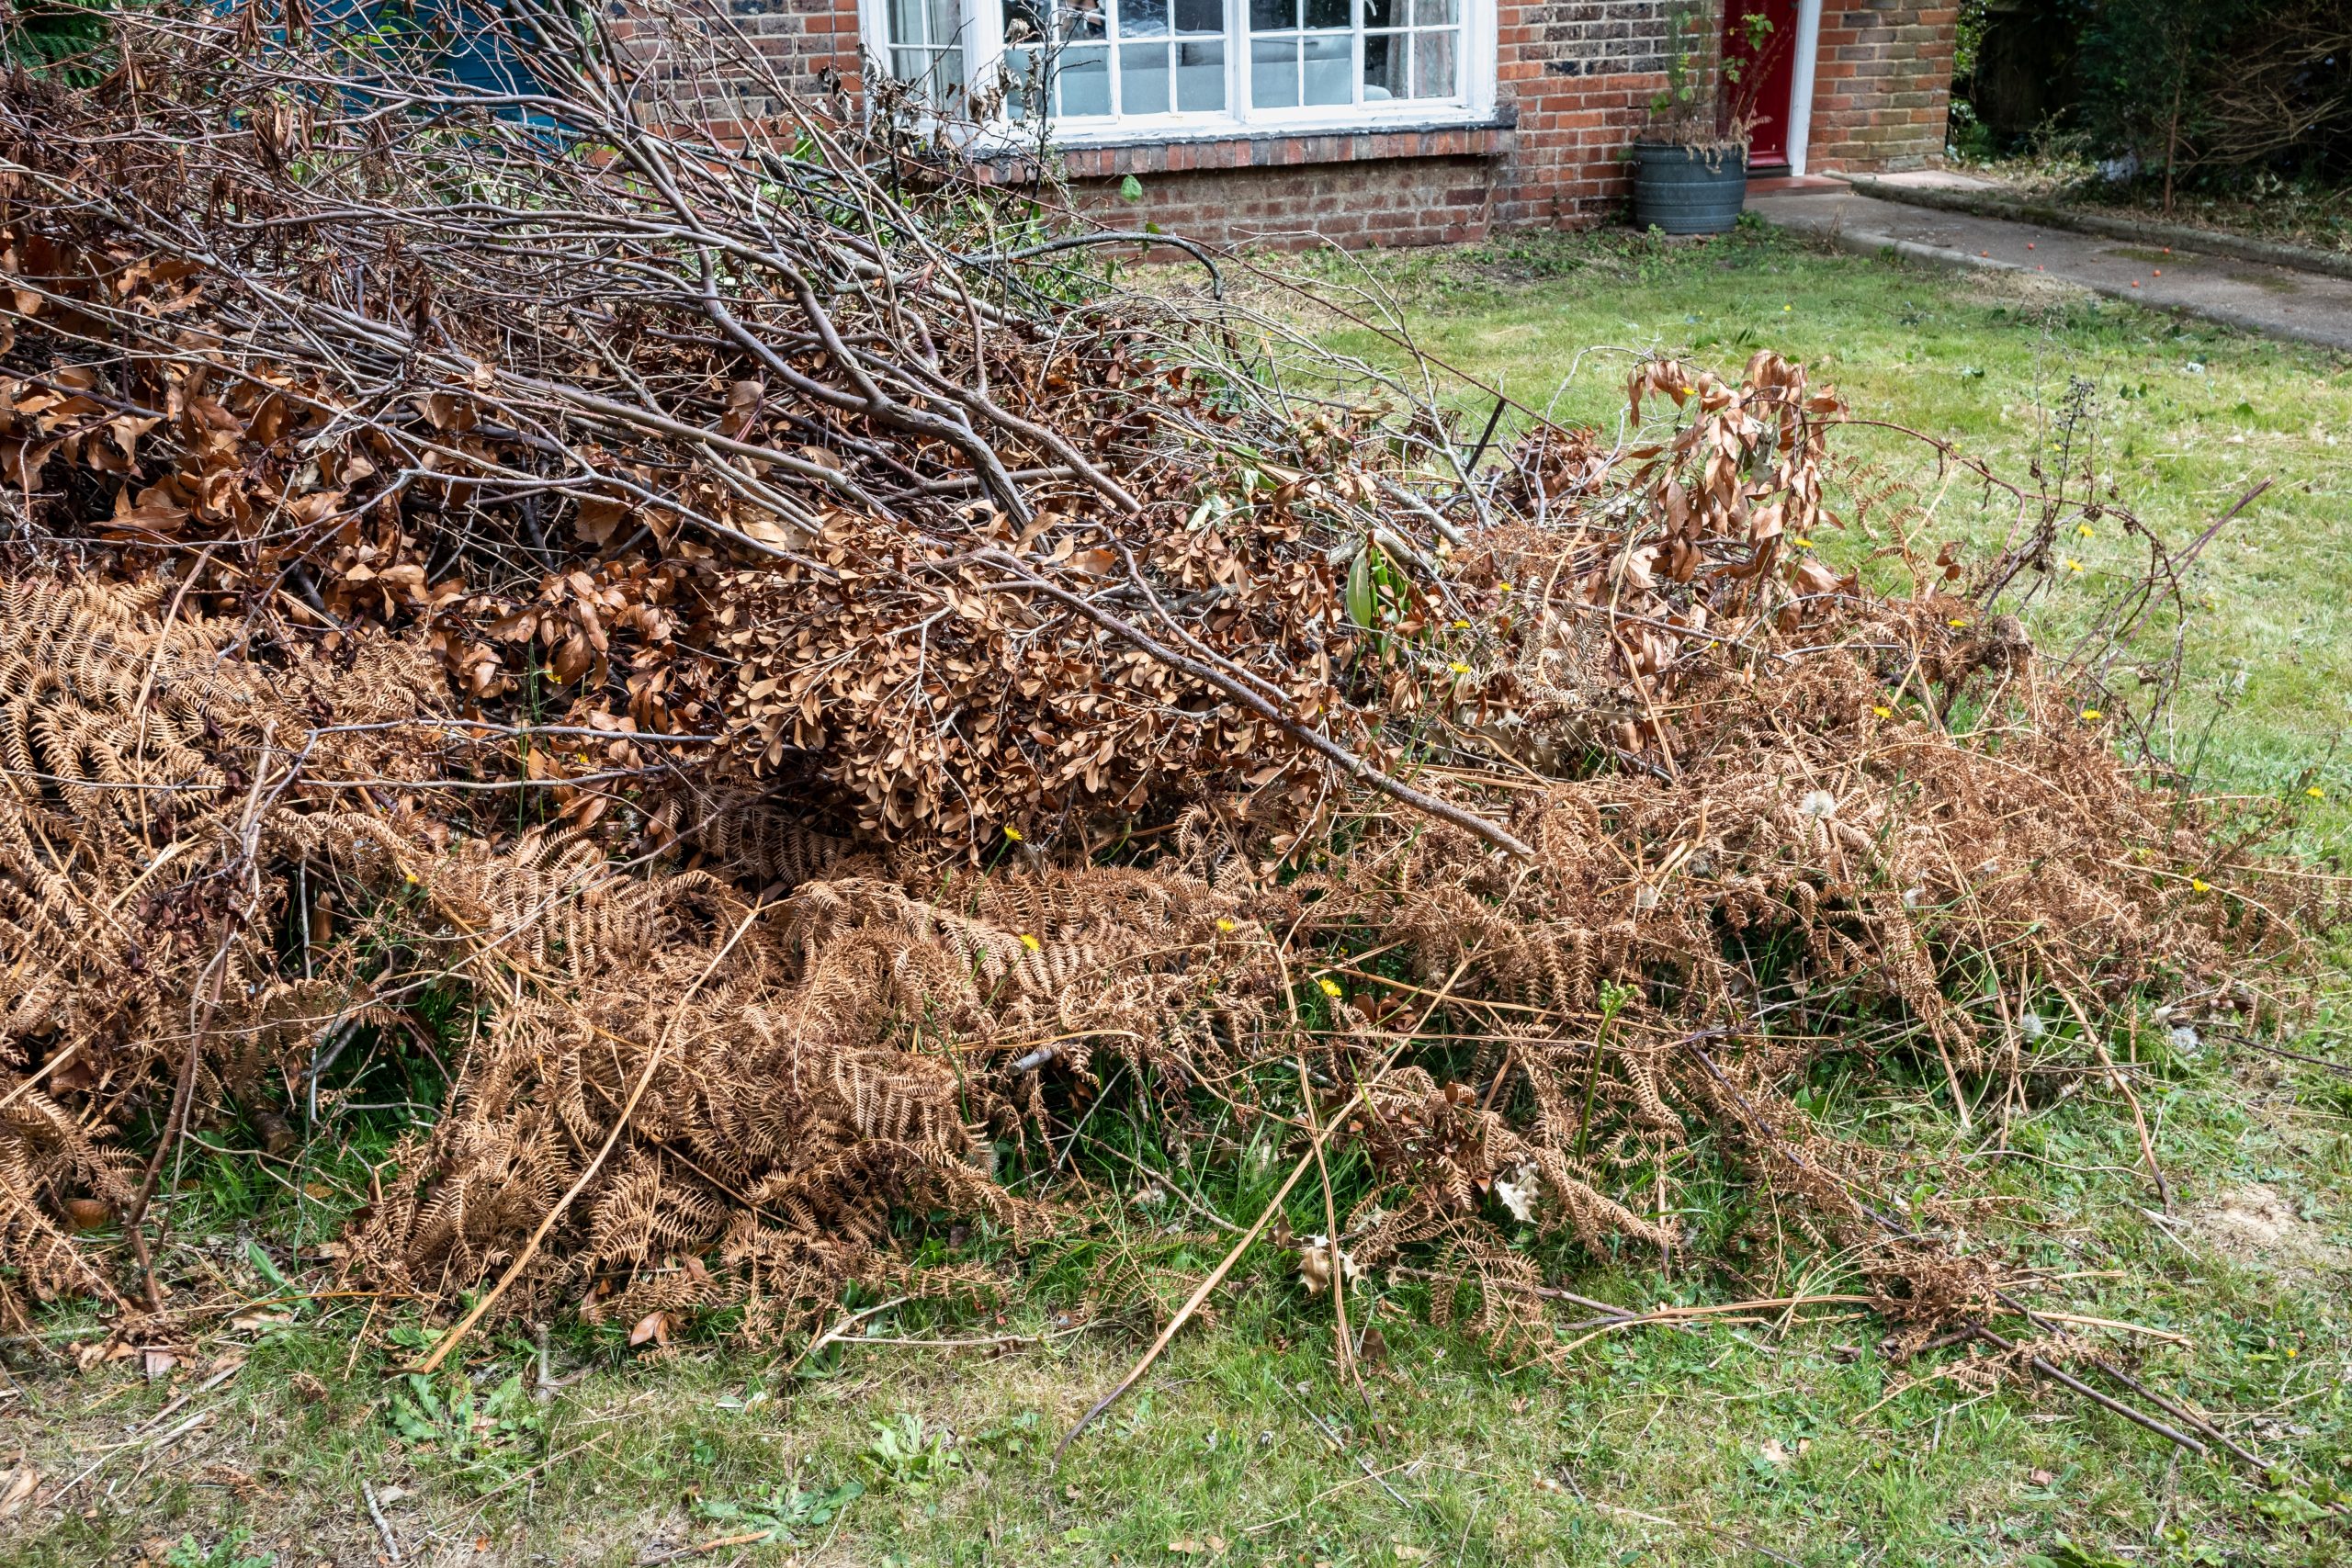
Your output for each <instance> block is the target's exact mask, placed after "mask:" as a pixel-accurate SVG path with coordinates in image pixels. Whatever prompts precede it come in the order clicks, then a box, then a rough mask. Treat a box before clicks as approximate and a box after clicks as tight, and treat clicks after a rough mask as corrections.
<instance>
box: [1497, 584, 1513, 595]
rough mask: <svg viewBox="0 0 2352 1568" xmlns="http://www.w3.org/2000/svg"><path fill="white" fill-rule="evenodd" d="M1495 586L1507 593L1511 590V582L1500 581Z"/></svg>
mask: <svg viewBox="0 0 2352 1568" xmlns="http://www.w3.org/2000/svg"><path fill="white" fill-rule="evenodd" d="M1495 586H1496V587H1497V588H1499V589H1500V590H1502V591H1503V592H1505V593H1508V592H1510V583H1508V582H1498V583H1497V584H1495Z"/></svg>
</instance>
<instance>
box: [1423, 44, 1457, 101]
mask: <svg viewBox="0 0 2352 1568" xmlns="http://www.w3.org/2000/svg"><path fill="white" fill-rule="evenodd" d="M1453 41H1454V34H1453V32H1451V31H1447V32H1435V33H1416V34H1414V35H1413V96H1415V97H1417V98H1450V97H1452V96H1453V94H1454V90H1455V89H1454V85H1453V79H1454V71H1453Z"/></svg>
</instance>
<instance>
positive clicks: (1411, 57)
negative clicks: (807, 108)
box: [863, 0, 1495, 141]
mask: <svg viewBox="0 0 2352 1568" xmlns="http://www.w3.org/2000/svg"><path fill="white" fill-rule="evenodd" d="M863 4H864V5H865V7H866V14H867V16H868V17H869V18H870V20H869V23H868V26H869V28H872V32H871V33H870V34H869V37H870V38H872V39H873V42H874V44H875V45H876V49H877V52H880V51H881V50H883V49H887V50H888V60H889V62H890V69H891V72H892V73H893V74H894V75H902V76H909V77H910V78H913V79H916V80H930V81H939V82H942V83H944V84H945V85H950V86H955V87H961V86H964V85H965V82H964V81H961V80H954V78H956V77H958V76H961V75H963V74H964V73H967V72H969V71H972V70H973V68H974V66H975V64H976V63H977V73H975V74H973V75H971V76H970V77H969V78H968V80H969V84H970V92H971V93H972V95H973V98H974V107H976V108H977V109H978V110H979V111H980V112H983V113H988V114H995V113H998V112H1001V114H1002V116H1003V117H1004V118H1007V119H1010V120H1013V121H1022V122H1026V121H1031V120H1033V119H1034V118H1035V117H1036V115H1037V114H1038V113H1039V112H1041V111H1042V112H1044V113H1045V114H1046V115H1047V116H1049V117H1050V118H1052V119H1053V120H1054V121H1055V122H1056V123H1057V128H1058V130H1059V133H1061V134H1067V135H1069V137H1071V138H1073V139H1074V140H1076V141H1091V140H1100V139H1103V138H1107V137H1118V138H1124V137H1127V136H1147V135H1149V134H1150V133H1151V132H1153V131H1156V130H1165V131H1167V132H1168V133H1169V134H1170V135H1185V134H1199V133H1200V132H1202V131H1204V130H1205V131H1208V132H1211V133H1214V132H1215V131H1216V130H1217V128H1219V127H1221V126H1231V127H1238V128H1247V127H1250V126H1253V125H1262V126H1267V127H1278V126H1299V127H1314V128H1317V129H1320V128H1323V127H1326V126H1329V127H1335V128H1336V127H1342V126H1345V125H1348V124H1352V123H1371V124H1378V123H1380V122H1382V121H1384V120H1387V121H1396V120H1402V119H1419V118H1426V117H1430V116H1432V115H1434V116H1437V117H1439V118H1449V117H1453V116H1458V115H1466V114H1470V113H1474V112H1477V111H1479V110H1481V109H1483V108H1484V107H1486V106H1487V105H1489V104H1491V102H1492V99H1493V91H1494V64H1495V62H1494V59H1493V48H1494V45H1493V37H1492V30H1493V22H1494V5H1495V0H863ZM983 89H985V91H983ZM925 96H927V97H931V98H932V99H933V101H934V102H941V103H945V102H947V101H949V99H948V98H947V96H945V94H944V93H941V92H933V93H926V95H925ZM998 105H1001V111H1000V110H999V109H998V108H997V107H996V106H998Z"/></svg>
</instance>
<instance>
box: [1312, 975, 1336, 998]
mask: <svg viewBox="0 0 2352 1568" xmlns="http://www.w3.org/2000/svg"><path fill="white" fill-rule="evenodd" d="M1315 983H1316V984H1317V985H1318V986H1320V987H1323V994H1324V995H1325V996H1327V997H1336V996H1338V995H1340V982H1338V981H1337V980H1334V979H1332V978H1331V977H1330V976H1328V975H1326V976H1318V977H1317V980H1316V982H1315Z"/></svg>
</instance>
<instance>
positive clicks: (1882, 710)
mask: <svg viewBox="0 0 2352 1568" xmlns="http://www.w3.org/2000/svg"><path fill="white" fill-rule="evenodd" d="M1871 712H1872V713H1874V714H1876V715H1878V716H1879V717H1881V718H1893V717H1894V709H1893V708H1890V707H1873V708H1871Z"/></svg>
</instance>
